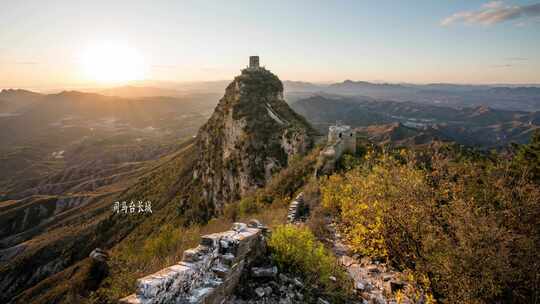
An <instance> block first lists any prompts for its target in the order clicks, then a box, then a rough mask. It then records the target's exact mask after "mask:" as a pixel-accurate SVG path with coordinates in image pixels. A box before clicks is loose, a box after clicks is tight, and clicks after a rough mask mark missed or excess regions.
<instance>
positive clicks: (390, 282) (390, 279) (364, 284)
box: [327, 219, 408, 304]
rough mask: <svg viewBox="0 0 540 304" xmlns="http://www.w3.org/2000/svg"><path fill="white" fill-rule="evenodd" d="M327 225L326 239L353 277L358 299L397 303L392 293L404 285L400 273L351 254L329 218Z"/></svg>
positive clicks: (376, 302)
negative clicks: (327, 235) (328, 234)
mask: <svg viewBox="0 0 540 304" xmlns="http://www.w3.org/2000/svg"><path fill="white" fill-rule="evenodd" d="M327 227H328V231H329V233H330V238H329V239H328V240H327V241H328V242H330V243H331V245H332V250H333V251H334V254H335V255H336V256H337V258H338V260H339V262H340V264H341V265H343V267H344V268H345V269H346V270H347V273H348V274H349V276H350V277H351V279H353V281H354V288H355V290H356V292H357V294H358V296H359V298H360V300H361V301H362V302H363V303H366V304H368V303H369V304H371V303H373V304H386V303H388V304H390V303H397V301H396V300H395V299H394V298H393V296H392V295H393V293H395V292H396V291H397V290H400V289H403V288H404V287H405V283H404V282H403V281H402V280H401V279H400V277H401V276H402V274H401V273H399V272H396V271H393V270H392V269H390V267H388V266H387V265H386V264H385V263H380V262H378V261H372V260H371V259H369V258H360V257H359V256H358V255H354V254H352V253H351V250H350V248H349V246H347V245H346V244H345V243H344V242H343V240H342V237H341V235H340V234H339V232H338V231H337V229H336V225H335V223H333V222H332V220H331V219H328V226H327ZM401 303H408V302H403V301H402V302H401Z"/></svg>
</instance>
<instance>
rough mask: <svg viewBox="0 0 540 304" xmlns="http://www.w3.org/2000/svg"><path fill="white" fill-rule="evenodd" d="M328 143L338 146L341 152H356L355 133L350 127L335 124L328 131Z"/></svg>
mask: <svg viewBox="0 0 540 304" xmlns="http://www.w3.org/2000/svg"><path fill="white" fill-rule="evenodd" d="M328 143H336V144H340V145H341V146H342V148H343V152H348V153H353V154H354V153H355V152H356V132H355V131H354V129H352V128H351V127H350V126H346V125H341V124H339V123H336V125H334V126H330V128H329V129H328Z"/></svg>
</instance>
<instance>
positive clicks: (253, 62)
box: [248, 56, 260, 70]
mask: <svg viewBox="0 0 540 304" xmlns="http://www.w3.org/2000/svg"><path fill="white" fill-rule="evenodd" d="M248 68H249V69H250V70H256V69H258V68H260V66H259V56H249V67H248Z"/></svg>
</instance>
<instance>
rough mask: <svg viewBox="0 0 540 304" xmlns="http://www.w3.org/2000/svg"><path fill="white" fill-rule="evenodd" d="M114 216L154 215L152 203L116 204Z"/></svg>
mask: <svg viewBox="0 0 540 304" xmlns="http://www.w3.org/2000/svg"><path fill="white" fill-rule="evenodd" d="M113 213H114V214H121V213H123V214H135V213H137V214H141V213H152V202H151V201H146V202H143V201H137V203H135V202H134V201H130V202H129V203H128V202H126V201H122V202H114V205H113Z"/></svg>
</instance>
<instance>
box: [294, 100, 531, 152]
mask: <svg viewBox="0 0 540 304" xmlns="http://www.w3.org/2000/svg"><path fill="white" fill-rule="evenodd" d="M291 106H292V108H293V109H294V110H295V111H297V112H298V113H299V114H301V115H303V116H304V117H306V119H308V121H310V122H311V123H312V124H313V125H314V126H315V127H317V128H318V129H319V130H320V131H322V132H324V131H325V130H327V128H328V126H329V125H331V124H334V123H335V122H336V121H341V122H343V123H345V124H349V125H351V126H354V127H363V128H364V129H363V130H364V131H366V132H368V133H369V131H370V130H374V131H377V132H378V131H380V130H376V129H373V128H372V129H370V128H366V127H369V126H374V125H383V124H395V123H399V124H400V125H402V126H405V127H407V128H412V129H416V130H417V131H421V132H424V133H425V132H429V133H430V134H433V136H435V133H436V136H437V137H439V138H441V139H446V140H452V141H455V142H457V143H461V144H465V145H470V146H477V147H481V148H497V147H499V148H500V147H504V146H506V145H508V144H509V143H510V142H516V143H525V142H527V141H528V140H529V138H530V136H531V133H532V132H533V131H534V130H536V129H538V128H540V112H526V111H508V110H499V109H493V108H490V107H486V106H477V107H465V108H452V107H444V106H440V105H428V104H422V103H414V102H396V101H379V100H374V99H371V98H362V97H343V96H328V95H325V96H313V97H308V98H305V99H300V100H297V101H295V102H294V103H292V105H291ZM415 136H416V134H415Z"/></svg>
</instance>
